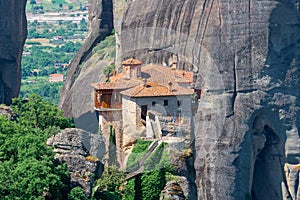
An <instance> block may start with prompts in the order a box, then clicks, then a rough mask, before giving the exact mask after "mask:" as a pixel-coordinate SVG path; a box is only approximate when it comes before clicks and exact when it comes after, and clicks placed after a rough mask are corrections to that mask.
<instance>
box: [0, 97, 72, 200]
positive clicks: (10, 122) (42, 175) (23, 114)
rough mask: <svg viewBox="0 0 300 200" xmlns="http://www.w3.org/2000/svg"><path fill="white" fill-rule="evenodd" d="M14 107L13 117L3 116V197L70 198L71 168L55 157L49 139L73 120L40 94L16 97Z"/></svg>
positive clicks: (0, 164)
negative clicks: (42, 98)
mask: <svg viewBox="0 0 300 200" xmlns="http://www.w3.org/2000/svg"><path fill="white" fill-rule="evenodd" d="M12 111H13V117H12V118H11V119H9V118H7V117H6V116H4V115H2V116H0V144H1V145H0V183H1V184H0V196H1V199H44V198H50V199H67V195H68V193H69V190H70V188H69V185H70V183H69V182H70V177H69V171H68V168H67V166H66V164H61V163H59V162H58V161H57V160H55V159H54V153H53V152H52V149H50V148H48V147H47V146H46V140H47V138H49V137H50V136H51V135H53V134H56V133H58V132H59V130H60V129H61V128H66V127H70V126H72V122H71V120H70V119H67V118H64V117H63V113H62V111H60V110H58V109H57V108H56V107H55V106H54V105H52V104H50V103H48V102H45V101H43V100H41V98H40V97H38V96H36V95H33V96H31V97H30V98H29V99H28V100H26V101H22V99H20V98H18V99H15V100H14V101H13V106H12Z"/></svg>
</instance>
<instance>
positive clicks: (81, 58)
mask: <svg viewBox="0 0 300 200" xmlns="http://www.w3.org/2000/svg"><path fill="white" fill-rule="evenodd" d="M89 4H90V6H89V24H90V26H89V35H88V37H87V38H86V40H85V42H84V44H83V45H82V47H81V49H80V50H79V52H78V53H77V54H76V55H75V57H74V58H73V60H72V61H71V63H70V65H69V68H68V71H67V80H66V82H65V84H64V87H63V89H62V90H61V98H60V102H59V106H60V107H61V108H62V109H63V110H64V112H65V115H66V116H73V117H75V118H77V117H78V118H79V117H80V116H81V117H82V116H83V115H84V114H86V115H89V116H90V115H91V113H90V112H91V106H90V104H89V103H92V102H91V100H90V99H91V96H90V94H91V92H92V88H91V87H90V84H91V83H92V82H98V81H100V78H99V76H100V74H101V70H102V68H101V66H106V65H107V63H106V62H104V63H99V64H97V66H96V67H94V68H91V67H90V65H91V63H89V65H85V64H86V63H85V62H86V61H88V60H89V58H90V57H91V55H92V49H93V48H94V47H95V46H96V45H97V44H98V43H99V42H100V41H101V40H103V39H104V38H105V37H106V36H107V35H109V34H111V32H112V29H113V2H112V0H89ZM93 62H95V60H93ZM83 74H84V75H83ZM80 76H81V77H84V79H85V80H82V79H81V78H80ZM87 77H89V78H87ZM87 80H88V81H87ZM85 94H88V96H87V97H86V98H85V97H83V98H82V99H81V100H80V102H78V101H75V100H76V99H78V98H77V97H78V95H79V96H81V95H85ZM87 118H88V117H84V119H82V118H81V119H80V120H77V121H78V123H79V121H83V120H86V119H87ZM87 121H89V120H87ZM85 122H86V121H85Z"/></svg>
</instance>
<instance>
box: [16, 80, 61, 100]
mask: <svg viewBox="0 0 300 200" xmlns="http://www.w3.org/2000/svg"><path fill="white" fill-rule="evenodd" d="M62 86H63V82H59V83H50V82H49V77H42V76H37V77H36V79H32V78H29V77H27V78H26V79H25V80H23V82H22V85H21V90H20V96H21V97H23V98H28V97H30V96H31V95H32V94H37V95H39V96H41V97H42V98H43V99H44V100H47V101H51V102H52V103H53V104H56V105H57V104H58V101H59V97H60V93H59V92H60V90H61V88H62Z"/></svg>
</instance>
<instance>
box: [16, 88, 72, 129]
mask: <svg viewBox="0 0 300 200" xmlns="http://www.w3.org/2000/svg"><path fill="white" fill-rule="evenodd" d="M12 107H13V110H14V112H15V113H17V114H18V115H19V116H18V117H17V121H18V122H19V123H20V124H22V125H25V126H27V127H29V126H30V127H33V128H40V129H42V130H44V129H46V128H47V127H49V126H57V127H60V128H61V129H64V128H67V127H72V121H71V119H69V118H65V117H64V116H63V112H62V110H60V109H58V108H57V107H56V106H54V105H53V104H52V103H50V102H47V101H44V100H43V99H42V98H41V97H39V96H37V95H35V94H33V95H31V96H30V97H29V98H28V100H27V101H25V102H24V100H22V99H21V98H17V99H14V100H13V103H12Z"/></svg>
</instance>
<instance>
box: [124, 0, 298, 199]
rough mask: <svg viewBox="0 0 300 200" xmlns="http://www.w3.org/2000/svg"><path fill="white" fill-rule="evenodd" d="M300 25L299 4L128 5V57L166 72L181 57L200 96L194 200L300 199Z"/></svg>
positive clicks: (166, 1)
mask: <svg viewBox="0 0 300 200" xmlns="http://www.w3.org/2000/svg"><path fill="white" fill-rule="evenodd" d="M141 10H143V12H141ZM298 26H299V3H298V2H296V1H273V0H268V1H256V0H253V1H235V2H228V1H223V0H220V1H207V0H198V1H197V0H191V1H183V0H178V1H171V0H164V1H158V0H153V1H147V2H146V1H143V2H141V1H134V0H132V1H129V2H128V7H127V9H126V11H125V15H124V18H123V24H122V36H121V47H122V53H123V57H130V56H136V57H139V59H142V60H143V61H144V62H154V63H161V64H165V65H170V61H171V59H170V58H171V57H172V55H175V56H176V57H177V59H178V63H179V64H178V66H179V67H182V68H186V69H189V68H192V70H193V71H194V72H195V75H196V77H195V87H196V88H201V89H202V90H203V95H202V99H201V101H200V102H199V106H198V112H197V114H196V116H195V118H194V137H195V140H194V147H195V149H194V150H195V154H194V155H195V162H194V167H195V170H196V184H197V187H198V194H197V196H198V199H201V200H202V199H244V198H246V197H250V196H252V199H288V198H289V196H291V197H292V198H293V199H296V196H297V195H298V194H299V191H298V187H299V183H298V181H297V180H298V176H299V175H298V173H297V172H293V171H291V170H287V169H290V168H289V167H285V165H286V166H290V165H298V164H299V162H300V160H299V153H300V149H299V135H298V128H299V125H300V124H299V78H300V77H299V76H300V73H299V58H300V57H299V53H300V50H299V27H298ZM284 169H285V172H286V173H284ZM291 179H292V180H291ZM282 191H284V192H282ZM283 194H284V195H283Z"/></svg>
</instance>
